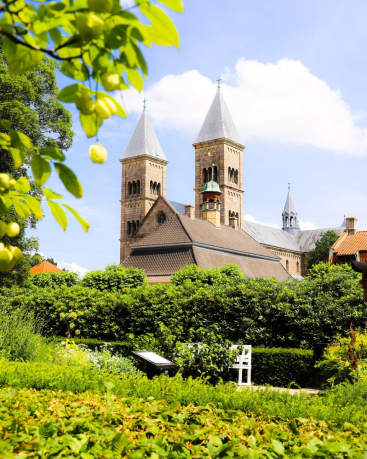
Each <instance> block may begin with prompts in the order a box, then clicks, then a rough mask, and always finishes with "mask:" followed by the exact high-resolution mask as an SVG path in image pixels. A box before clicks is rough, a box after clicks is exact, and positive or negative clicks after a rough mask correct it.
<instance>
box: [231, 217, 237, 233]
mask: <svg viewBox="0 0 367 459" xmlns="http://www.w3.org/2000/svg"><path fill="white" fill-rule="evenodd" d="M229 226H232V228H233V229H235V230H238V218H237V217H229Z"/></svg>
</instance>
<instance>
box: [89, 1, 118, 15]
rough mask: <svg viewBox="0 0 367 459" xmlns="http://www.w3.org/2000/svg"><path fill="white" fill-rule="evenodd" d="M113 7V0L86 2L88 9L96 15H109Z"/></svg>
mask: <svg viewBox="0 0 367 459" xmlns="http://www.w3.org/2000/svg"><path fill="white" fill-rule="evenodd" d="M112 7H113V0H88V8H89V9H90V10H91V11H95V12H96V13H109V12H110V11H111V10H112Z"/></svg>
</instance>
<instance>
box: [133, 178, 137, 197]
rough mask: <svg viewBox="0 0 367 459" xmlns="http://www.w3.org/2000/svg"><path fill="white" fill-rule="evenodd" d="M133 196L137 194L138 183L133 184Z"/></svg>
mask: <svg viewBox="0 0 367 459" xmlns="http://www.w3.org/2000/svg"><path fill="white" fill-rule="evenodd" d="M133 194H136V182H135V181H134V182H133Z"/></svg>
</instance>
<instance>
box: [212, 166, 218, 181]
mask: <svg viewBox="0 0 367 459" xmlns="http://www.w3.org/2000/svg"><path fill="white" fill-rule="evenodd" d="M213 175H214V182H217V181H218V169H217V166H214V171H213Z"/></svg>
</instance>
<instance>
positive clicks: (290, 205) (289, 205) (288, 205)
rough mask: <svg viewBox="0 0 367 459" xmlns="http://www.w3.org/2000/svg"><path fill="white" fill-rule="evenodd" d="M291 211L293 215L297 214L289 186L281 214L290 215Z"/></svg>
mask: <svg viewBox="0 0 367 459" xmlns="http://www.w3.org/2000/svg"><path fill="white" fill-rule="evenodd" d="M291 213H293V215H297V211H296V206H295V205H294V202H293V199H292V195H291V190H290V188H288V194H287V200H286V201H285V206H284V210H283V214H288V215H290V214H291ZM283 214H282V215H283Z"/></svg>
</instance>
